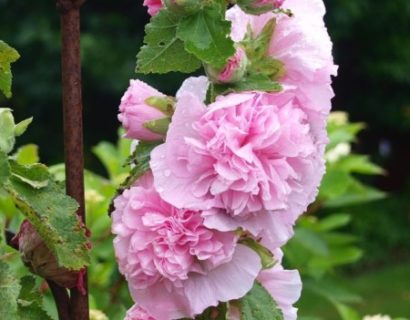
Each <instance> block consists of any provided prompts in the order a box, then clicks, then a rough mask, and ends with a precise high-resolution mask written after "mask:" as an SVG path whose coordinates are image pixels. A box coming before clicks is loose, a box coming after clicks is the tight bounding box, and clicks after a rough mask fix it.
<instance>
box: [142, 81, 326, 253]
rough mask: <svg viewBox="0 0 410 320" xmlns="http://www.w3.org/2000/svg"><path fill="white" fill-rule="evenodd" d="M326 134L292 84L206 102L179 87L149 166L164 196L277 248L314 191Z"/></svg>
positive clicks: (213, 223) (216, 223) (219, 224)
mask: <svg viewBox="0 0 410 320" xmlns="http://www.w3.org/2000/svg"><path fill="white" fill-rule="evenodd" d="M315 121H318V122H319V123H315V124H314V125H315V126H314V128H315V130H313V125H312V124H313V122H315ZM319 128H320V130H319ZM326 141H327V140H326V129H325V121H324V120H323V119H321V118H316V117H312V118H310V115H309V114H306V113H305V112H304V110H303V108H302V105H301V104H300V101H299V100H298V99H297V97H296V94H295V90H294V89H293V88H290V87H289V88H287V87H285V88H284V90H283V91H282V92H280V93H271V94H269V93H264V92H246V93H235V94H230V95H227V96H220V97H218V98H217V100H216V102H214V103H212V104H211V105H209V106H208V107H207V106H206V105H205V104H204V103H203V102H202V101H201V100H200V99H199V98H198V97H197V96H195V95H194V94H192V93H191V92H185V93H184V94H181V93H180V95H179V99H178V102H177V106H176V112H175V114H174V116H173V119H172V123H171V125H170V128H169V131H168V133H167V138H166V142H165V143H164V144H162V145H159V146H158V147H156V148H155V149H154V150H153V151H152V153H151V163H150V166H151V169H152V171H153V174H154V183H155V186H156V189H157V190H158V192H160V194H161V197H162V198H163V199H164V200H165V201H167V202H169V203H171V204H172V205H174V206H176V207H178V208H191V209H195V210H202V211H203V212H202V216H203V217H204V218H205V225H207V226H208V227H210V228H215V229H218V230H221V231H228V230H235V229H236V228H238V227H242V228H244V229H245V230H248V231H250V232H251V233H252V234H254V235H255V236H257V235H258V236H259V235H261V233H263V234H264V235H265V236H266V237H267V238H269V239H270V241H272V243H274V244H275V246H276V247H278V246H280V245H282V244H283V243H285V242H286V241H287V240H288V239H289V237H290V236H291V234H292V226H293V224H294V222H295V220H296V219H297V217H298V216H299V215H300V214H301V213H302V212H303V211H304V210H305V209H306V207H307V205H308V204H309V203H310V202H312V201H313V200H314V198H315V196H316V193H317V188H318V185H319V182H320V180H321V178H322V176H323V172H324V161H323V151H324V145H325V143H326ZM181 195H183V196H181Z"/></svg>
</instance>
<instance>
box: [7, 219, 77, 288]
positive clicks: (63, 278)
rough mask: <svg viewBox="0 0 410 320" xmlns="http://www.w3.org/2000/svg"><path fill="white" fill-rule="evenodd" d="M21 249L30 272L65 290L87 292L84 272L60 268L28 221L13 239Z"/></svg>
mask: <svg viewBox="0 0 410 320" xmlns="http://www.w3.org/2000/svg"><path fill="white" fill-rule="evenodd" d="M12 242H13V243H14V244H16V245H17V246H18V248H19V251H20V254H21V259H22V260H23V263H24V264H25V265H26V266H27V267H28V268H29V269H30V271H31V272H32V273H34V274H36V275H39V276H40V277H42V278H44V279H46V280H51V281H54V282H55V283H57V284H58V285H59V286H61V287H64V288H69V289H71V288H75V287H76V288H77V289H78V290H80V291H81V292H85V289H84V286H83V276H84V270H80V271H72V270H68V269H66V268H64V267H60V266H59V265H58V263H57V260H56V258H55V256H54V255H53V254H52V252H51V251H50V249H49V248H48V247H47V246H46V244H45V243H44V241H43V239H42V238H41V237H40V235H39V234H38V233H37V231H36V230H35V229H34V227H33V226H32V224H31V223H30V222H29V221H28V220H24V221H23V222H22V224H21V226H20V231H19V232H18V233H17V235H16V236H15V237H14V238H13V239H12Z"/></svg>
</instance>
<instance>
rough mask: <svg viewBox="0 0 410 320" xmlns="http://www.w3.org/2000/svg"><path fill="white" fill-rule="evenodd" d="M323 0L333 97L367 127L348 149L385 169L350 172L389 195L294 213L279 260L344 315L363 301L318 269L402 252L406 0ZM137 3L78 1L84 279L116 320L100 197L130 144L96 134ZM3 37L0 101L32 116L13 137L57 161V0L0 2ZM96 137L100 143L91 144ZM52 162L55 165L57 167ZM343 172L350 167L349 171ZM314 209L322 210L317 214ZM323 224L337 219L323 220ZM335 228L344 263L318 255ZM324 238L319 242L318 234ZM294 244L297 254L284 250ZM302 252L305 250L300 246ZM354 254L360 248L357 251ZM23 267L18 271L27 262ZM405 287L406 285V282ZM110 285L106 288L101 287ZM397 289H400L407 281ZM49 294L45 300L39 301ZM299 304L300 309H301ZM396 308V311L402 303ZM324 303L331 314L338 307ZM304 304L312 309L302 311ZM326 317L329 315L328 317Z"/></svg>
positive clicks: (406, 219) (112, 130)
mask: <svg viewBox="0 0 410 320" xmlns="http://www.w3.org/2000/svg"><path fill="white" fill-rule="evenodd" d="M325 2H326V6H327V8H328V14H327V16H326V20H327V24H328V28H329V32H330V34H331V36H332V39H333V41H334V43H335V46H334V54H335V59H336V63H337V64H339V66H340V69H339V76H338V77H337V79H336V80H335V83H334V88H335V91H336V98H335V99H334V107H335V109H337V110H344V111H348V112H349V114H350V118H351V120H353V121H355V122H363V123H366V129H365V130H364V131H362V133H361V134H359V136H358V138H357V139H356V143H355V144H354V145H353V148H354V150H355V151H356V152H360V153H365V154H370V155H371V158H372V159H373V160H374V161H375V162H376V163H377V164H379V165H380V166H382V167H383V168H385V172H386V173H385V174H384V175H379V176H368V177H365V178H363V176H360V177H359V180H358V181H364V182H366V183H368V184H370V185H373V186H374V187H377V188H378V189H381V190H383V191H385V192H387V194H388V197H387V199H384V200H380V201H376V202H372V203H368V204H363V203H361V204H360V205H356V206H350V205H348V204H345V205H344V206H342V208H341V209H340V210H339V209H337V210H335V209H329V208H326V207H325V208H323V207H320V208H319V209H316V210H315V211H314V217H311V216H307V217H305V218H303V219H302V220H301V222H300V224H299V227H298V231H297V236H296V237H295V239H294V240H293V241H292V242H291V243H290V244H289V246H288V249H287V250H288V252H287V254H288V255H289V259H288V261H287V263H288V265H289V266H297V267H298V268H302V273H303V274H304V275H305V277H306V279H308V281H307V282H306V284H307V285H306V286H307V287H308V288H309V286H310V288H311V291H313V295H312V296H313V297H317V296H320V295H322V296H324V295H325V296H326V295H327V298H328V299H327V300H330V302H331V303H333V305H334V306H336V308H337V310H338V311H339V313H340V314H342V315H343V314H344V315H345V317H347V318H346V319H349V320H351V319H353V318H352V317H353V316H352V314H351V313H349V310H348V309H345V307H344V306H345V305H350V304H351V303H355V302H356V303H360V302H359V300H360V299H359V298H358V297H357V296H356V295H351V294H348V293H346V292H345V291H340V290H339V291H337V290H336V291H335V290H333V291H332V289H330V291H332V292H333V293H334V294H333V295H329V293H328V292H327V293H326V291H325V292H323V290H319V291H318V288H317V286H315V281H317V280H320V281H321V282H320V283H326V281H327V279H325V280H324V279H323V278H321V277H322V276H326V277H327V276H328V275H331V276H332V279H330V280H329V281H328V283H327V288H329V287H332V285H333V284H334V281H337V280H338V282H342V283H343V282H345V279H348V278H350V277H351V276H352V275H356V274H359V275H360V274H367V273H368V272H369V271H370V270H375V271H377V270H378V269H379V268H381V267H384V266H389V265H391V264H403V263H406V261H409V260H410V250H409V247H410V232H409V230H410V204H409V201H408V199H409V198H410V174H409V169H408V164H409V163H410V148H409V147H408V144H409V143H408V141H409V140H410V131H409V129H410V37H409V30H410V2H409V1H408V0H391V1H374V0H327V1H325ZM141 3H142V0H141V1H138V0H119V1H112V0H99V1H92V0H89V1H87V2H86V4H85V6H84V9H83V21H82V55H83V82H84V107H85V128H86V132H85V139H86V141H85V143H86V146H87V151H88V153H87V155H86V157H87V158H86V163H87V168H89V169H90V170H91V171H92V172H95V173H91V172H88V173H87V184H88V195H87V196H88V206H89V207H88V210H89V212H90V218H89V221H90V225H91V229H92V230H93V234H94V238H93V240H94V242H95V243H96V247H97V248H98V250H96V251H95V252H96V253H95V255H94V256H93V258H92V259H93V261H92V266H93V267H92V268H93V269H92V270H91V274H92V277H91V279H90V280H91V281H92V283H93V284H94V289H93V292H92V294H93V300H92V301H91V304H92V306H93V307H96V308H97V307H98V308H100V309H104V311H106V312H107V313H108V314H109V315H111V316H113V319H117V317H119V314H121V313H123V312H124V311H125V307H127V306H128V305H129V303H130V301H129V297H128V293H127V290H126V288H125V287H124V286H123V283H122V282H121V278H120V277H119V274H118V272H116V271H115V270H116V269H115V265H114V262H113V261H112V248H111V238H110V236H109V224H110V221H109V219H108V217H107V216H106V207H107V206H108V203H106V202H101V201H100V200H99V199H101V197H107V196H110V195H112V194H113V192H114V188H115V186H116V185H118V183H119V182H120V181H121V180H122V178H123V177H124V174H125V169H121V166H120V164H121V159H123V158H124V156H125V155H124V153H126V151H125V150H127V146H126V145H120V146H119V149H115V148H114V147H113V146H112V145H110V144H108V143H101V144H98V143H99V141H102V140H104V141H110V142H114V141H116V139H117V128H116V127H117V126H116V124H117V122H116V114H117V107H118V104H119V100H120V97H121V95H122V93H123V92H124V90H125V89H126V87H127V84H128V80H129V79H130V78H134V77H136V75H135V73H134V72H133V71H134V69H135V55H136V53H137V52H138V49H139V48H140V46H141V45H142V38H143V27H144V25H145V24H146V23H147V22H148V15H147V14H146V10H145V8H143V7H142V5H141ZM0 39H2V40H4V41H6V42H7V43H9V44H10V45H12V46H13V47H15V48H16V49H17V50H18V51H19V53H20V54H21V58H20V59H19V60H18V61H17V62H16V63H14V64H13V98H12V99H11V100H8V101H6V100H3V98H4V97H3V96H1V95H0V107H6V106H12V107H13V109H14V115H15V118H16V119H18V120H21V119H25V118H27V117H29V116H34V118H35V122H34V125H32V128H31V129H30V130H29V131H28V133H27V134H26V135H24V136H23V137H21V138H20V139H19V142H18V144H19V145H24V144H27V143H34V144H35V145H38V146H39V147H40V155H41V159H42V162H45V163H47V164H58V163H60V162H62V160H63V159H62V156H63V148H62V130H61V128H62V122H61V120H62V119H61V118H62V117H61V110H60V109H61V98H60V94H61V91H60V90H61V89H60V84H59V83H60V63H59V61H60V56H59V54H60V51H59V50H60V39H59V17H58V14H57V13H56V10H55V3H54V2H53V1H51V0H50V1H23V0H0ZM138 77H139V78H140V79H142V80H144V81H147V82H148V83H150V84H151V85H153V86H155V87H157V88H158V89H160V90H161V91H162V92H164V93H166V94H174V93H175V91H176V89H177V88H178V87H179V85H180V83H181V82H182V80H183V79H184V78H185V77H186V76H185V75H181V74H177V73H173V74H166V75H138ZM97 144H98V147H96V148H94V149H92V146H95V145H97ZM30 148H31V151H27V150H28V149H24V150H25V151H24V152H27V156H32V157H36V155H35V152H33V151H34V150H35V149H36V147H35V146H33V145H32V146H31V147H30ZM92 150H93V151H92ZM98 158H100V159H101V160H102V162H101V161H99V160H98ZM33 162H36V161H33ZM102 163H103V164H104V165H103V164H102ZM106 168H107V169H108V170H107V169H106ZM54 170H55V173H56V174H57V175H58V174H60V175H61V172H62V171H61V166H60V167H59V166H57V167H54ZM107 171H108V173H107ZM336 171H337V170H336ZM97 174H98V175H97ZM349 174H350V173H349ZM351 174H352V176H355V177H357V172H356V173H351ZM335 175H336V176H335V177H333V180H334V181H333V182H332V181H330V182H328V184H329V185H330V186H332V187H335V186H336V187H335V188H336V189H335V190H334V191H333V194H332V192H331V191H330V194H329V193H328V194H327V195H326V194H325V195H323V193H322V194H321V196H323V197H326V196H328V197H329V196H330V197H331V196H334V194H336V195H338V196H340V194H338V192H340V190H342V189H343V188H344V186H343V185H342V183H340V181H343V177H346V175H344V174H343V173H340V172H338V173H336V174H335ZM329 179H330V178H329ZM337 188H339V189H337ZM327 191H328V192H329V189H328V190H327ZM2 209H3V210H7V212H8V214H9V216H10V217H11V216H12V215H13V214H15V213H16V212H13V208H12V207H11V206H8V207H6V208H5V207H3V208H2ZM316 216H317V217H319V218H320V219H318V220H317V219H316V218H315V217H316ZM326 219H328V220H326ZM323 223H324V224H325V226H323ZM326 223H327V226H326ZM329 224H330V225H331V226H332V228H333V227H334V228H336V229H332V228H330V227H329ZM17 225H18V221H12V225H11V227H13V228H15V229H16V228H17ZM329 228H330V229H329ZM334 232H336V233H337V234H339V233H340V232H342V233H346V236H347V237H349V236H351V237H352V238H351V239H350V242H349V240H348V239H347V238H344V240H341V238H338V241H339V244H340V241H342V242H343V241H344V242H345V244H343V245H346V246H347V247H348V248H349V250H348V252H347V253H346V252H345V262H346V263H348V264H350V265H349V266H344V267H343V266H340V265H344V263H340V262H341V261H340V259H339V260H337V259H336V260H335V261H334V262H335V265H331V266H329V265H326V264H325V263H324V262H323V261H321V258H322V260H327V261H328V259H327V258H325V259H323V257H324V256H325V257H326V254H334V253H336V255H337V252H338V251H337V250H338V248H334V245H335V241H336V240H337V239H336V238H337V237H336V238H335V237H334V235H333V236H332V235H330V236H329V233H331V234H332V233H334ZM312 234H313V236H312ZM329 237H330V238H331V239H333V240H332V241H333V242H332V243H329V241H328V240H329ZM342 238H343V237H342ZM306 239H308V240H309V241H306ZM323 239H325V240H326V241H325V242H323ZM335 239H336V240H335ZM298 240H299V243H298ZM321 240H322V241H321ZM300 242H302V243H303V245H304V247H303V248H302V249H301V248H299V249H298V245H299V246H300ZM336 243H337V241H336ZM329 244H330V246H329ZM306 246H307V247H306ZM309 246H310V247H309ZM336 247H337V245H336ZM358 247H360V248H362V250H363V253H362V252H361V251H360V252H359V251H358V250H359V249H357V248H358ZM339 249H340V248H339ZM292 250H293V252H295V253H296V254H294V255H293V256H292ZM295 250H296V251H295ZM309 250H310V251H309ZM312 250H313V251H312ZM301 252H302V253H303V252H304V253H305V254H306V255H308V257H303V254H302V256H301V255H300V253H301ZM339 253H340V252H339ZM361 255H363V258H362V259H360V260H358V258H359V257H360V256H361ZM295 256H296V258H295ZM337 256H338V257H340V256H343V254H342V255H340V254H339V255H337ZM342 260H343V259H342ZM312 261H313V262H312ZM342 262H343V261H342ZM352 262H354V264H351V263H352ZM312 265H313V267H312ZM318 265H319V266H320V268H318ZM341 271H342V272H341ZM20 273H21V274H24V271H22V270H21V271H20ZM321 273H322V274H321ZM335 275H336V277H333V276H335ZM407 276H408V273H407ZM409 278H410V276H408V278H407V279H409ZM371 279H372V280H371V282H370V280H369V282H367V283H366V286H367V287H371V284H372V283H375V282H377V281H380V280H377V278H376V277H373V278H371ZM400 280H401V281H402V282H404V284H406V282H405V280H406V278H405V276H402V277H401V278H400V279H395V281H396V282H398V281H400ZM407 282H408V280H407ZM386 285H387V284H386ZM392 285H393V284H392ZM91 287H93V286H91ZM325 287H326V286H325ZM404 287H405V288H406V287H407V289H408V288H409V287H410V283H407V286H404ZM107 288H110V290H108V291H109V294H107ZM319 289H320V288H319ZM322 289H323V288H322ZM315 290H316V291H315ZM406 292H407V293H406ZM314 294H316V296H315V295H314ZM396 294H397V293H396ZM404 294H407V295H408V294H409V293H408V291H405V292H404V293H403V295H404ZM304 297H306V298H304V299H302V305H301V307H302V310H304V309H303V308H304V306H305V305H309V303H307V304H304V301H303V300H306V301H314V300H315V299H316V298H314V299H313V300H309V299H311V298H309V293H306V294H304ZM113 299H114V300H113ZM400 299H401V298H400V297H397V298H396V299H395V300H399V301H407V303H408V304H410V299H408V298H407V300H405V299H401V300H400ZM50 303H51V301H50V300H49V299H46V304H50ZM114 303H119V304H120V305H121V304H124V307H115V310H113V308H114V307H113V305H114ZM401 303H403V302H401ZM341 304H342V305H343V306H341ZM308 309H309V308H308V307H306V309H305V310H308ZM398 309H399V310H401V309H400V307H399V308H398ZM331 310H332V311H331V312H336V311H335V309H331ZM403 310H405V309H403ZM380 311H381V312H382V311H383V310H380ZM306 314H308V315H310V316H311V315H312V314H311V313H309V312H307V313H306ZM331 314H332V313H331ZM333 314H334V313H333ZM333 314H332V315H333ZM398 315H401V316H410V311H409V314H403V312H402V313H400V314H398ZM322 316H323V315H322ZM349 317H350V318H349ZM118 319H119V318H118ZM309 319H314V318H309ZM324 319H327V318H326V316H324ZM332 319H333V317H332Z"/></svg>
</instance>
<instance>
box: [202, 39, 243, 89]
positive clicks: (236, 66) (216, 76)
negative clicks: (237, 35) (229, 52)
mask: <svg viewBox="0 0 410 320" xmlns="http://www.w3.org/2000/svg"><path fill="white" fill-rule="evenodd" d="M247 63H248V59H247V58H246V53H245V51H244V50H243V49H242V48H240V47H239V48H237V49H236V52H235V54H234V55H233V56H232V57H231V58H229V59H228V62H227V64H226V65H225V67H223V69H222V70H215V69H214V68H213V67H211V66H206V68H205V69H206V72H207V74H208V76H209V77H210V79H212V80H213V81H214V82H217V83H233V82H237V81H239V80H241V79H242V78H243V76H244V74H245V72H246V65H247Z"/></svg>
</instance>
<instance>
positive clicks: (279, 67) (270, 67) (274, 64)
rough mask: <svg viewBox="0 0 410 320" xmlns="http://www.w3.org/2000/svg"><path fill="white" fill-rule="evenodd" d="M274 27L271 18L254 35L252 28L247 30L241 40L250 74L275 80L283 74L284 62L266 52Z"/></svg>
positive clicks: (273, 20) (274, 20)
mask: <svg viewBox="0 0 410 320" xmlns="http://www.w3.org/2000/svg"><path fill="white" fill-rule="evenodd" d="M275 27H276V19H275V18H272V19H270V20H269V21H268V22H267V23H266V24H265V26H264V27H263V29H262V31H261V32H260V33H259V34H258V35H256V36H255V35H254V34H253V31H252V30H248V33H247V35H246V37H245V39H244V40H243V41H242V42H241V45H242V46H243V47H244V49H245V51H246V55H247V57H248V60H249V66H248V73H250V74H251V75H257V76H261V75H263V76H266V77H267V78H269V79H271V80H277V79H279V78H280V77H282V76H283V75H284V73H285V67H284V64H283V63H282V62H281V61H279V60H276V59H274V58H273V57H271V56H270V55H269V54H268V50H269V45H270V43H271V38H272V35H273V34H274V30H275Z"/></svg>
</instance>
